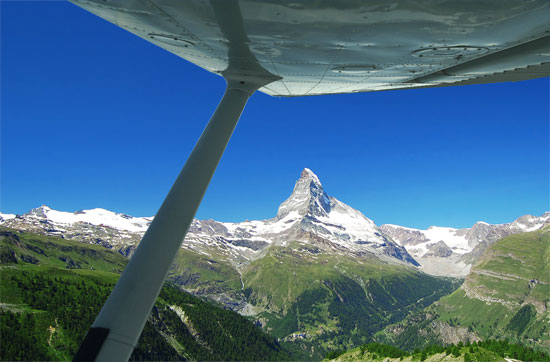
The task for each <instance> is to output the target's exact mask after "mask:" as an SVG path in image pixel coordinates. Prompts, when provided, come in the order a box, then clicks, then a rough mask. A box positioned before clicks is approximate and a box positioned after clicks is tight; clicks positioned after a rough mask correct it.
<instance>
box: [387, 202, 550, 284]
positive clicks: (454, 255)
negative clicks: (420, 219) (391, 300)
mask: <svg viewBox="0 0 550 362" xmlns="http://www.w3.org/2000/svg"><path fill="white" fill-rule="evenodd" d="M548 222H550V212H546V213H544V214H543V215H541V216H533V215H524V216H522V217H520V218H518V219H516V220H514V221H513V222H510V223H505V224H495V225H492V224H488V223H486V222H483V221H479V222H477V223H476V224H474V225H473V226H472V227H471V228H465V229H454V228H447V227H438V226H431V227H429V228H428V229H426V230H420V229H413V228H406V227H403V226H399V225H390V224H386V225H382V226H380V229H381V230H382V231H383V232H384V233H385V234H386V235H388V236H390V237H391V238H392V239H393V240H395V241H396V242H397V243H399V244H400V245H402V246H404V247H405V248H406V249H407V251H408V252H409V253H410V254H411V255H412V256H413V257H414V258H415V259H416V260H417V261H418V262H419V263H420V264H421V265H422V268H423V269H424V271H425V272H427V273H430V274H436V275H451V276H465V275H466V274H467V273H468V271H469V270H470V268H471V266H472V264H473V263H474V262H475V261H476V260H477V258H478V257H479V256H481V254H483V251H484V250H485V249H486V248H487V246H489V245H491V244H493V243H494V242H496V241H497V240H499V239H502V238H503V237H505V236H508V235H511V234H518V233H522V232H529V231H535V230H538V229H540V228H541V227H542V226H543V225H544V224H545V223H548Z"/></svg>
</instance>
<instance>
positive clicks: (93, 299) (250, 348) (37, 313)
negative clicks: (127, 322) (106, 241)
mask: <svg viewBox="0 0 550 362" xmlns="http://www.w3.org/2000/svg"><path fill="white" fill-rule="evenodd" d="M0 256H1V266H0V268H1V273H0V278H1V279H0V282H1V283H0V299H1V300H0V302H1V304H0V307H1V308H0V338H1V340H0V344H1V346H2V348H1V349H0V359H1V360H4V361H12V360H24V361H29V360H70V359H71V358H72V356H73V355H74V353H75V352H76V350H77V348H78V346H79V344H80V342H81V341H82V340H83V338H84V336H85V333H86V332H87V330H88V328H89V327H90V325H91V323H92V322H93V320H94V318H95V316H96V315H97V313H98V312H99V309H100V308H101V306H102V305H103V303H104V302H105V300H106V299H107V296H108V294H109V292H110V290H111V289H112V287H113V286H114V283H115V282H116V280H117V279H118V273H119V272H120V271H121V270H122V269H123V268H124V265H125V264H126V262H127V260H126V259H125V258H124V257H122V256H121V255H119V254H117V253H116V252H113V251H110V250H108V249H104V248H102V247H97V246H92V245H86V244H82V243H78V242H72V241H66V240H63V239H59V238H53V237H45V236H40V235H35V234H29V233H23V232H17V231H13V230H8V229H5V228H0ZM294 356H295V358H302V357H301V355H294ZM132 359H133V360H187V359H188V360H228V359H229V360H290V359H293V356H292V355H291V354H290V353H289V352H288V351H287V350H285V349H283V347H281V345H279V343H278V342H277V341H276V340H275V339H274V338H272V337H270V336H268V335H267V334H265V333H264V332H262V331H261V329H259V328H257V327H255V326H254V325H253V324H252V323H251V322H250V321H248V320H247V319H245V318H243V317H241V316H240V315H239V314H237V313H235V312H232V311H230V310H226V309H221V308H218V307H215V306H213V305H212V304H210V303H208V302H206V301H203V300H201V299H198V298H196V297H193V296H191V295H189V294H188V293H185V292H182V291H180V290H179V289H177V288H174V287H171V286H165V287H164V288H163V290H162V292H161V295H160V297H159V299H158V300H157V303H156V304H155V307H154V308H153V311H152V312H151V315H150V317H149V319H148V322H147V324H146V326H145V329H144V332H143V334H142V336H141V338H140V341H139V345H138V347H137V348H136V349H135V351H134V353H133V355H132Z"/></svg>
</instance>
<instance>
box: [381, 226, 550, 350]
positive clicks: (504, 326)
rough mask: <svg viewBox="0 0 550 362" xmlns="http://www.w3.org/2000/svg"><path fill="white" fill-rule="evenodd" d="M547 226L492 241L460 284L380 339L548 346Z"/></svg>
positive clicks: (410, 343)
mask: <svg viewBox="0 0 550 362" xmlns="http://www.w3.org/2000/svg"><path fill="white" fill-rule="evenodd" d="M549 308H550V227H546V228H545V229H544V230H539V231H534V232H529V233H524V234H516V235H511V236H508V237H506V238H504V239H502V240H500V241H498V242H496V243H495V244H494V245H492V246H491V247H490V248H489V249H488V250H487V252H486V253H485V255H484V256H483V258H482V259H481V260H480V261H479V262H478V263H477V265H475V266H474V267H473V268H472V270H471V272H470V274H469V275H468V277H467V278H466V280H465V282H464V284H463V285H462V287H461V288H460V289H458V290H457V291H455V292H454V293H452V294H450V295H448V296H446V297H443V298H441V300H440V301H438V302H437V303H435V304H434V305H433V306H431V307H429V308H427V309H426V310H425V311H423V312H421V313H418V314H415V315H414V316H411V317H409V318H407V319H406V320H404V321H402V322H399V323H397V324H395V325H392V326H390V327H388V328H386V330H385V331H384V333H380V334H379V335H378V336H377V337H378V340H379V341H383V342H386V343H390V344H394V345H396V346H399V347H401V348H405V349H409V350H411V349H413V348H416V347H421V346H423V345H425V344H427V343H452V342H454V343H456V342H458V341H459V340H462V341H466V340H468V339H470V340H479V339H483V340H484V339H488V338H499V339H503V338H506V339H508V340H510V341H517V342H521V343H523V344H527V345H531V346H537V347H539V348H542V349H549V348H550V323H549V322H550V312H549Z"/></svg>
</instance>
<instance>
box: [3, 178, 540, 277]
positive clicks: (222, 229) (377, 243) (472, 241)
mask: <svg viewBox="0 0 550 362" xmlns="http://www.w3.org/2000/svg"><path fill="white" fill-rule="evenodd" d="M152 219H153V218H152V217H133V216H129V215H125V214H121V213H115V212H112V211H109V210H105V209H92V210H81V211H77V212H73V213H71V212H63V211H56V210H53V209H51V208H49V207H47V206H41V207H39V208H36V209H32V210H31V211H30V212H28V213H26V214H24V215H11V214H0V224H1V225H4V226H7V227H11V228H14V229H20V230H26V231H33V232H39V233H44V234H49V235H56V236H60V237H64V238H68V239H76V240H80V241H83V242H88V243H94V244H100V245H103V246H105V247H109V248H114V249H116V250H118V251H119V252H121V253H122V254H124V255H126V256H130V255H131V254H132V252H133V250H134V249H135V247H136V245H137V244H138V243H139V241H140V240H141V237H142V236H143V234H144V232H145V231H146V230H147V227H148V226H149V224H150V223H151V221H152ZM549 221H550V213H545V214H544V215H542V216H540V217H535V216H530V215H526V216H522V217H520V218H519V219H517V220H515V221H514V222H512V223H508V224H499V225H490V224H487V223H484V222H478V223H476V224H475V225H474V226H473V227H472V228H469V229H453V228H444V227H437V226H432V227H430V228H428V229H427V230H419V229H412V228H406V227H402V226H398V225H382V226H381V227H378V226H377V225H376V224H375V223H374V222H373V221H372V220H370V219H369V218H367V217H365V216H364V215H363V214H362V213H361V212H360V211H358V210H356V209H354V208H352V207H351V206H349V205H346V204H344V203H343V202H341V201H339V200H337V199H336V198H334V197H331V196H329V195H328V194H327V193H326V192H325V190H324V189H323V186H322V184H321V181H320V180H319V178H318V177H317V176H316V175H315V174H314V173H313V172H312V171H311V170H309V169H307V168H306V169H304V170H303V171H302V173H301V175H300V177H299V179H298V180H297V181H296V184H295V186H294V189H293V191H292V193H291V195H290V196H289V198H288V199H287V200H285V201H284V202H283V203H282V204H281V205H280V206H279V209H278V212H277V215H276V216H275V217H274V218H272V219H268V220H256V221H244V222H240V223H227V222H218V221H214V220H197V219H195V220H193V222H192V224H191V226H190V229H189V232H188V234H187V237H186V240H185V241H184V243H183V246H182V247H183V248H187V249H191V250H193V251H195V252H198V253H200V254H204V255H210V256H216V258H218V259H219V258H221V259H223V260H226V261H228V262H230V263H231V264H232V265H235V266H236V267H237V268H239V266H244V265H247V264H248V263H250V262H251V261H253V260H256V259H258V258H261V257H263V256H264V255H265V254H266V252H267V250H268V249H269V247H270V246H282V247H284V246H285V245H287V243H289V242H291V241H298V242H303V243H305V244H309V245H313V246H315V247H316V248H320V249H323V250H329V251H330V252H331V253H335V254H341V255H347V256H351V257H354V258H370V257H375V258H378V259H382V260H383V261H385V262H390V263H401V264H408V265H414V266H419V267H420V268H421V269H422V270H424V271H425V272H427V273H430V274H436V275H449V276H463V275H466V274H467V273H468V271H469V269H470V268H471V266H472V264H473V263H474V262H475V261H476V260H477V258H478V257H479V256H480V255H481V254H482V253H483V251H484V249H485V248H486V247H487V246H488V245H490V244H492V243H493V242H495V241H496V240H498V239H500V238H502V237H504V236H506V235H509V234H513V233H519V232H525V231H531V230H535V229H538V228H540V227H541V226H542V224H543V223H545V222H549Z"/></svg>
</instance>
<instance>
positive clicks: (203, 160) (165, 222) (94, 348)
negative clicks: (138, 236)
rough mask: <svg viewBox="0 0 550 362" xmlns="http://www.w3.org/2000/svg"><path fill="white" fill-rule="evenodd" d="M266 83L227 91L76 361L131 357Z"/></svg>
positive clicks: (237, 84) (233, 84)
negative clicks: (251, 101)
mask: <svg viewBox="0 0 550 362" xmlns="http://www.w3.org/2000/svg"><path fill="white" fill-rule="evenodd" d="M265 83H269V81H267V82H257V81H256V82H249V81H248V79H247V81H243V80H231V79H229V80H227V89H226V91H225V94H224V96H223V98H222V100H221V101H220V104H219V105H218V107H217V108H216V112H215V113H214V115H213V116H212V118H211V119H210V122H208V125H207V126H206V128H205V130H204V131H203V133H202V135H201V137H200V138H199V140H198V142H197V144H196V145H195V147H194V148H193V151H192V152H191V155H190V156H189V158H188V159H187V162H186V163H185V165H184V166H183V169H182V171H181V172H180V174H179V176H178V178H177V179H176V182H175V183H174V185H173V186H172V188H171V189H170V192H169V193H168V195H167V196H166V199H165V200H164V202H163V204H162V206H161V207H160V209H159V211H158V212H157V214H156V216H155V218H154V219H153V222H152V223H151V225H150V226H149V229H148V230H147V232H146V233H145V235H144V236H143V239H142V240H141V242H140V244H139V246H138V248H137V249H136V251H135V253H134V255H133V256H132V258H131V260H130V262H129V263H128V265H127V266H126V269H125V270H124V272H123V273H122V275H121V277H120V279H119V280H118V282H117V284H116V286H115V288H114V289H113V291H112V292H111V295H110V296H109V298H108V299H107V302H106V303H105V305H104V306H103V308H102V309H101V312H100V313H99V315H98V316H97V318H96V320H95V321H94V323H93V325H92V327H91V328H90V330H89V331H88V334H87V335H86V338H85V339H84V341H83V342H82V344H81V345H80V348H79V350H78V352H77V353H76V355H75V357H74V359H73V360H74V361H127V360H128V359H129V358H130V355H131V353H132V351H133V349H134V347H135V346H136V344H137V341H138V338H139V336H140V335H141V331H142V330H143V327H144V325H145V322H146V320H147V317H148V316H149V313H150V312H151V309H152V308H153V305H154V303H155V300H156V298H157V296H158V295H159V293H160V289H161V288H162V285H163V282H164V279H165V278H166V275H167V274H168V269H169V268H170V265H171V264H172V262H173V260H174V257H175V255H176V254H177V252H178V250H179V248H180V246H181V243H182V242H183V240H184V238H185V235H186V234H187V230H188V229H189V225H190V224H191V222H192V221H193V217H194V216H195V213H196V211H197V209H198V207H199V204H200V202H201V200H202V197H203V196H204V193H205V191H206V188H207V187H208V184H209V183H210V180H211V178H212V175H213V174H214V171H215V170H216V167H217V165H218V163H219V161H220V158H221V157H222V154H223V152H224V150H225V147H226V146H227V143H228V142H229V139H230V137H231V134H232V133H233V130H234V129H235V126H236V125H237V122H238V120H239V117H240V115H241V113H242V111H243V109H244V106H245V104H246V102H247V100H248V98H249V97H250V96H251V95H252V94H253V93H254V92H255V91H256V89H258V88H259V87H260V86H261V85H263V84H265Z"/></svg>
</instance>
